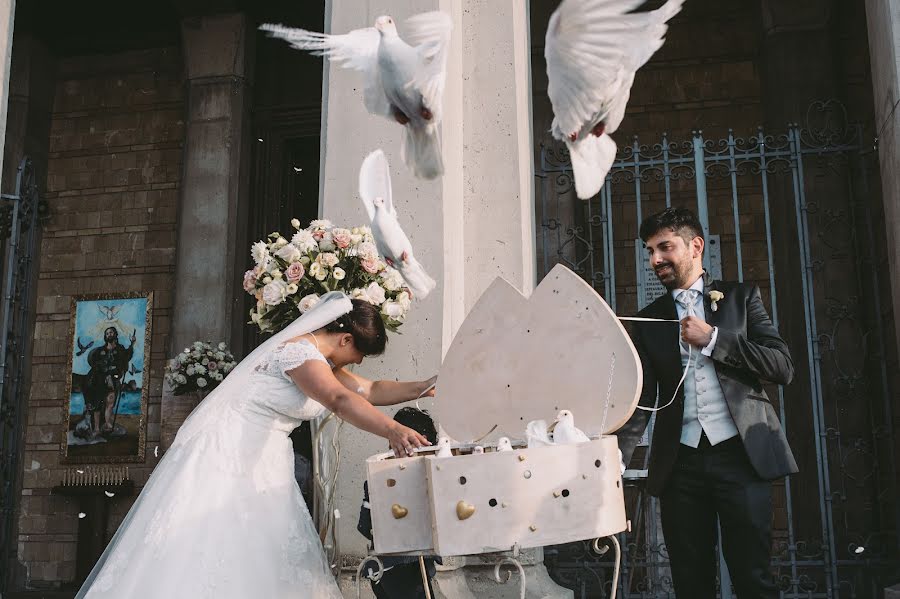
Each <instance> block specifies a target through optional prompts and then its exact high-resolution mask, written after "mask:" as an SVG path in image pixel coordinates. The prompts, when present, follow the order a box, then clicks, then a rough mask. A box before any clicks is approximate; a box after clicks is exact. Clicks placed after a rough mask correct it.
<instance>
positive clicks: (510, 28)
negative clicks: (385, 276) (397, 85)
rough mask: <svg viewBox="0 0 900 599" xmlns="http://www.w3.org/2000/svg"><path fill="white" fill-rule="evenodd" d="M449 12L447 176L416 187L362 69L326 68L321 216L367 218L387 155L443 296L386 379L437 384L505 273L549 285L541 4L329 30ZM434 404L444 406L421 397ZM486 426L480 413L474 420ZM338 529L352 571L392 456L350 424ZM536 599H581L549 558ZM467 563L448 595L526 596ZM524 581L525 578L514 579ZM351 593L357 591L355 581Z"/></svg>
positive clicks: (481, 4) (401, 208)
mask: <svg viewBox="0 0 900 599" xmlns="http://www.w3.org/2000/svg"><path fill="white" fill-rule="evenodd" d="M435 9H440V10H443V11H445V12H447V13H448V14H450V15H451V17H452V18H453V22H454V32H453V43H452V47H451V53H450V59H449V73H448V81H447V89H446V91H445V94H444V125H443V131H442V135H443V154H444V166H445V169H446V174H445V175H444V177H443V178H441V179H438V180H436V181H422V180H419V179H415V178H414V177H413V176H412V174H411V173H410V172H409V170H408V169H407V168H406V167H405V166H404V165H403V163H402V161H401V159H400V139H401V135H402V129H401V128H400V126H399V125H397V124H395V123H391V122H389V121H387V120H385V119H382V118H379V117H374V116H371V115H369V114H367V113H366V111H365V108H364V107H363V104H362V98H361V95H360V84H361V79H360V77H359V74H358V73H354V72H350V71H346V70H343V69H340V68H337V67H335V66H333V65H330V64H329V65H327V66H326V69H325V83H324V86H325V89H324V93H323V98H324V101H323V104H324V106H323V130H322V167H321V169H322V176H321V181H322V196H321V198H320V206H321V215H322V216H324V217H326V218H329V219H331V220H333V221H336V222H339V223H342V224H346V225H353V224H356V223H362V222H365V218H366V216H365V212H364V210H363V208H362V205H361V204H360V201H359V199H358V197H357V193H356V185H357V183H356V180H357V179H356V173H357V169H358V168H359V164H360V163H361V162H362V159H363V157H364V156H365V155H366V154H367V153H368V152H370V151H372V150H374V149H376V148H378V147H381V148H382V149H383V150H384V151H385V153H386V155H387V157H388V159H389V160H390V162H391V170H392V176H393V190H394V196H395V197H394V204H395V206H396V207H397V211H398V213H399V218H400V223H401V225H403V227H404V229H405V230H406V231H407V234H408V235H409V237H410V239H411V241H412V243H413V246H414V247H415V250H416V255H417V257H418V258H419V260H420V261H421V262H422V263H423V264H424V265H425V267H426V268H427V269H428V270H429V271H430V272H431V274H432V275H433V276H434V277H435V279H437V280H438V287H437V289H435V291H434V292H432V294H431V295H430V296H429V297H427V298H426V299H425V300H424V301H422V302H421V303H417V304H416V305H415V306H414V309H413V311H412V312H411V313H410V318H409V320H408V322H407V323H406V324H404V325H403V329H402V332H403V334H402V335H393V336H391V340H390V343H389V345H388V351H387V352H386V354H385V356H384V357H382V358H380V359H375V360H369V361H367V362H366V363H364V364H363V366H362V368H360V372H361V373H362V374H364V375H365V376H368V377H373V378H392V379H393V378H399V379H409V378H425V377H427V376H430V375H431V374H433V373H434V372H435V371H437V370H438V368H439V367H440V363H441V358H442V356H443V353H444V352H445V351H446V349H447V347H448V346H449V344H450V342H451V341H452V339H453V335H454V333H455V332H456V330H457V329H458V328H459V326H460V324H461V323H462V321H463V320H464V318H465V315H466V313H467V312H468V310H469V309H470V308H471V307H472V306H473V305H474V303H475V302H476V301H477V300H478V298H479V297H480V296H481V293H482V292H483V291H484V290H485V289H486V288H487V287H488V285H490V283H491V282H492V281H493V280H494V278H495V277H496V276H503V277H504V278H506V279H507V280H508V281H509V282H511V283H512V284H513V285H515V286H516V287H517V288H519V289H521V290H522V291H523V292H525V293H530V292H531V290H532V288H533V287H534V285H535V257H534V235H535V234H534V185H533V176H534V175H533V165H532V155H533V148H532V136H531V86H530V65H529V56H530V54H529V52H530V43H529V39H528V36H529V27H528V3H527V2H522V1H521V0H491V1H490V2H488V1H485V0H431V1H429V2H422V1H421V0H419V1H412V0H391V1H389V2H386V3H385V2H378V3H376V2H350V1H349V0H331V1H330V2H328V3H327V4H326V17H325V23H326V29H328V30H329V31H331V32H332V33H342V32H346V31H348V30H350V29H356V28H359V27H365V26H370V25H371V24H372V23H373V22H374V20H375V18H376V17H377V16H379V15H380V14H390V15H391V16H393V17H394V18H395V19H396V20H397V22H398V23H399V24H400V33H401V35H402V34H403V20H405V19H406V18H407V17H409V16H411V15H413V14H416V13H419V12H423V11H427V10H435ZM420 403H421V404H422V405H423V407H426V408H427V407H428V404H429V403H430V402H424V401H423V402H420ZM473 417H477V416H476V415H475V414H473ZM342 447H343V450H342V460H341V471H340V476H339V478H338V492H337V495H338V505H337V507H338V508H339V510H340V513H341V514H344V515H345V517H344V518H342V519H340V520H339V521H338V525H339V528H338V532H339V542H340V545H341V551H342V553H343V555H344V560H345V561H344V563H345V565H351V564H355V563H358V560H359V557H360V556H362V555H364V554H365V552H366V546H365V540H364V539H363V538H362V536H361V535H360V534H359V533H358V532H357V531H356V515H357V514H358V512H359V504H360V501H361V499H362V484H363V480H364V479H365V471H364V463H365V459H366V457H368V456H370V455H372V454H375V453H377V452H380V451H384V449H385V447H386V445H385V442H384V440H382V439H379V438H377V437H374V436H372V435H368V434H365V433H361V432H359V431H357V430H354V429H352V428H351V427H349V426H345V427H344V431H343V434H342ZM523 560H524V563H525V564H526V570H527V572H528V574H527V576H528V579H529V589H530V590H529V595H528V596H529V597H570V596H571V592H570V591H567V590H566V589H562V588H560V587H557V586H556V585H554V584H553V583H552V581H550V579H549V576H547V573H546V570H545V569H544V567H543V563H542V552H541V551H539V550H538V551H533V552H526V555H525V556H523ZM466 562H467V560H465V559H459V560H453V563H454V564H455V565H450V566H449V567H448V568H445V570H444V571H442V572H441V573H440V574H439V576H438V578H437V581H436V584H437V587H438V588H437V591H438V593H439V594H440V595H442V596H445V597H448V598H457V597H466V598H468V597H476V596H477V597H506V596H509V597H518V588H517V587H516V585H515V584H512V583H511V584H509V585H499V584H487V585H485V584H484V580H483V573H484V572H483V571H484V570H485V569H486V568H485V566H483V565H482V564H480V563H478V560H477V559H469V560H468V562H469V563H470V564H471V565H470V566H465V564H466ZM514 580H515V578H514ZM344 583H345V585H346V586H345V588H346V589H348V591H347V592H348V593H349V594H348V595H347V596H355V590H354V589H353V588H352V585H351V584H349V581H348V580H346V579H345V580H344Z"/></svg>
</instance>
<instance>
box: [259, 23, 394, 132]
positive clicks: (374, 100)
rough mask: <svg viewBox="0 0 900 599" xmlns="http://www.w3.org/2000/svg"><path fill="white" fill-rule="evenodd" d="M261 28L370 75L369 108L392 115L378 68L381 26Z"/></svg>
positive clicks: (365, 95)
mask: <svg viewBox="0 0 900 599" xmlns="http://www.w3.org/2000/svg"><path fill="white" fill-rule="evenodd" d="M259 28H260V29H261V30H262V31H265V32H266V33H268V34H269V37H275V38H279V39H283V40H285V41H286V42H288V43H289V44H290V45H291V47H292V48H296V49H297V50H306V51H308V52H312V53H313V54H315V55H316V56H325V57H327V58H328V59H329V60H332V61H334V62H336V63H337V64H338V65H340V66H342V67H344V68H348V69H353V70H355V71H361V72H362V73H363V74H364V75H365V77H366V84H365V88H364V90H363V101H364V102H365V105H366V109H367V110H368V111H369V112H371V113H372V114H375V115H379V116H386V117H389V116H391V107H390V103H389V102H388V99H387V97H386V96H385V95H384V89H383V88H382V86H381V72H380V71H379V69H378V45H379V44H380V43H381V34H379V33H378V30H377V29H375V28H374V27H365V28H363V29H354V30H353V31H350V32H349V33H344V34H340V35H329V34H327V33H319V32H317V31H307V30H306V29H295V28H293V27H285V26H284V25H276V24H272V23H264V24H262V25H260V26H259Z"/></svg>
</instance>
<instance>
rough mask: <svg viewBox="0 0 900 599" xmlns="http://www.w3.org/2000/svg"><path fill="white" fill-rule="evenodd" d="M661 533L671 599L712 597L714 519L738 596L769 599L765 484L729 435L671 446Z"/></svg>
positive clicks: (768, 510)
mask: <svg viewBox="0 0 900 599" xmlns="http://www.w3.org/2000/svg"><path fill="white" fill-rule="evenodd" d="M659 500H660V510H661V512H662V526H663V535H664V537H665V541H666V547H667V548H668V553H669V559H670V561H671V569H672V581H673V583H674V585H675V595H676V597H678V599H715V597H716V586H717V585H716V566H717V563H718V557H717V553H716V543H717V538H718V535H717V528H716V523H717V518H718V522H719V523H720V525H721V530H722V538H721V542H722V549H723V552H724V555H725V562H726V564H727V565H728V572H729V574H730V575H731V580H732V583H733V585H734V588H735V591H736V592H737V597H738V599H762V598H765V599H772V598H775V597H778V592H777V590H776V587H775V585H774V583H773V582H772V577H771V573H770V566H769V561H770V554H771V537H772V484H771V482H769V481H766V480H763V479H761V478H760V477H759V476H758V475H757V473H756V471H755V470H754V468H753V466H752V465H751V464H750V460H749V459H748V458H747V453H746V451H745V450H744V446H743V444H742V443H741V440H740V438H739V437H733V438H731V439H728V440H727V441H723V442H722V443H719V444H717V445H715V446H711V445H710V444H709V441H708V440H707V438H706V435H705V434H704V435H703V437H702V438H701V441H700V445H699V447H697V448H696V449H695V448H693V447H688V446H687V445H680V446H679V447H678V457H677V459H676V462H675V467H674V468H673V470H672V474H671V476H670V478H669V480H668V481H667V482H666V486H665V488H664V489H663V492H662V494H661V495H660V497H659Z"/></svg>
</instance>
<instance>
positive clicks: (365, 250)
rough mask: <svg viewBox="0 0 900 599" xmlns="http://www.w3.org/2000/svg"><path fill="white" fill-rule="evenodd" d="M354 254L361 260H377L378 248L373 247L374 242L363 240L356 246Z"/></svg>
mask: <svg viewBox="0 0 900 599" xmlns="http://www.w3.org/2000/svg"><path fill="white" fill-rule="evenodd" d="M356 255H357V256H359V257H360V258H361V259H363V260H377V259H378V248H377V247H375V244H374V243H370V242H368V241H364V242H362V243H360V244H359V245H358V246H357V248H356Z"/></svg>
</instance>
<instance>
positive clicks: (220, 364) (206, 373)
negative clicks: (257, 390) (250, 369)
mask: <svg viewBox="0 0 900 599" xmlns="http://www.w3.org/2000/svg"><path fill="white" fill-rule="evenodd" d="M235 366H237V362H236V361H235V359H234V355H233V354H232V353H231V352H230V351H229V350H228V346H227V345H225V343H224V342H222V343H219V344H218V345H215V346H214V345H212V344H211V343H209V342H205V341H194V343H193V344H191V346H190V347H186V348H184V351H183V352H181V353H180V354H178V355H177V356H175V359H173V360H171V361H170V362H169V363H168V364H167V365H166V382H167V383H169V386H170V387H172V390H173V391H174V393H175V395H183V394H185V393H191V392H193V391H203V392H208V391H212V390H213V389H215V388H216V387H217V386H218V385H219V383H221V382H222V380H223V379H224V378H225V376H226V375H227V374H228V373H229V372H231V371H232V370H234V367H235Z"/></svg>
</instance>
